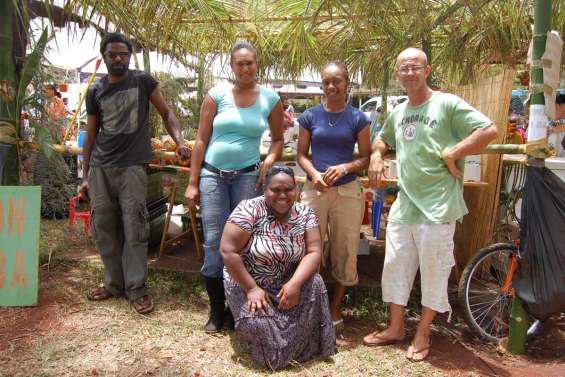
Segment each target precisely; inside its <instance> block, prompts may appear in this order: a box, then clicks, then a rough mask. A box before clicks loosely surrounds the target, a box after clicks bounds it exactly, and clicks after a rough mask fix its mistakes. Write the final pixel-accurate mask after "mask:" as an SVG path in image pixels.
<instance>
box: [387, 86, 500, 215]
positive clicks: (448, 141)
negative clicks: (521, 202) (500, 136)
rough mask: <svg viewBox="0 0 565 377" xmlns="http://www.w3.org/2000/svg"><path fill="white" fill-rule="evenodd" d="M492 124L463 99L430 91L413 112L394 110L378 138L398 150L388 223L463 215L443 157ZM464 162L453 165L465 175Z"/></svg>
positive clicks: (457, 186) (457, 183)
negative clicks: (395, 189)
mask: <svg viewBox="0 0 565 377" xmlns="http://www.w3.org/2000/svg"><path fill="white" fill-rule="evenodd" d="M490 124H492V121H491V120H490V119H488V118H487V117H486V116H485V115H484V114H482V113H481V112H479V111H478V110H476V109H475V108H473V107H472V106H471V105H469V104H468V103H466V102H465V101H463V100H462V99H461V98H459V97H457V96H455V95H452V94H447V93H441V92H434V93H433V94H432V97H431V98H430V99H429V100H428V101H426V102H425V103H423V104H421V105H420V106H417V107H413V106H410V105H409V104H408V101H405V102H403V103H402V104H400V105H398V106H397V107H396V108H394V110H393V111H392V112H391V114H390V115H389V117H388V118H387V120H386V122H385V124H384V126H383V129H382V132H381V134H380V135H379V137H380V138H381V139H382V140H383V141H384V142H385V143H386V144H387V145H388V146H389V147H390V148H391V149H395V150H396V160H397V166H398V168H397V169H398V170H397V172H398V185H399V186H400V192H399V193H398V197H397V199H396V201H395V202H394V204H393V205H392V208H391V209H390V214H389V217H388V220H389V221H390V222H393V223H400V224H441V223H448V222H452V221H455V220H459V219H461V218H462V217H463V216H464V215H465V214H467V212H468V210H467V206H466V205H465V200H464V199H463V181H462V180H461V179H457V178H455V177H453V176H452V175H451V174H450V173H449V171H448V170H447V167H446V166H445V164H444V162H443V160H442V158H441V153H442V151H443V150H444V149H445V148H448V147H451V146H453V145H455V144H457V143H458V142H460V141H461V140H463V139H464V138H466V137H467V136H469V135H470V134H471V133H472V132H473V131H474V130H476V129H478V128H484V127H487V126H489V125H490ZM463 163H464V161H463V160H459V161H457V165H458V167H459V168H460V169H461V171H463Z"/></svg>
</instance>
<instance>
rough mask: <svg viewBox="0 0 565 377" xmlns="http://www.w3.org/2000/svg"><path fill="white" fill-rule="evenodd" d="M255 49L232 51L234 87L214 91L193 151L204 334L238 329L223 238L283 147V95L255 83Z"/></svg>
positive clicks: (191, 193) (191, 185) (190, 190)
mask: <svg viewBox="0 0 565 377" xmlns="http://www.w3.org/2000/svg"><path fill="white" fill-rule="evenodd" d="M256 58H257V55H256V51H255V49H254V48H253V46H251V44H249V43H247V42H238V43H236V44H235V46H234V47H233V48H232V51H231V58H230V66H231V68H232V71H233V73H234V76H235V81H234V83H233V86H229V87H214V88H212V89H211V90H210V91H209V92H208V94H207V95H206V97H205V98H204V101H203V102H202V107H201V109H200V123H199V127H198V134H197V135H196V143H195V146H194V149H193V151H192V161H191V166H190V169H191V170H190V179H189V182H188V186H187V188H186V192H185V197H186V201H187V204H188V205H189V206H190V207H192V208H195V207H196V205H198V204H200V215H201V218H202V227H203V231H204V232H203V233H204V263H203V265H202V268H201V270H200V272H201V274H202V276H203V277H204V280H205V282H206V291H207V292H208V297H209V298H210V317H209V319H208V322H207V323H206V325H205V327H204V330H205V331H206V332H217V331H220V330H221V329H222V327H226V328H232V329H233V317H232V316H231V313H230V312H229V309H227V308H226V307H225V296H224V284H223V277H222V273H223V267H224V265H223V262H222V257H221V255H220V251H219V248H220V237H221V235H222V232H223V230H224V225H225V223H226V220H227V219H228V216H229V215H230V213H231V211H233V209H234V208H235V207H236V206H237V205H238V204H239V202H240V201H242V200H244V199H251V198H253V197H256V196H259V195H261V193H262V187H261V186H262V182H263V179H264V177H265V174H266V172H267V171H268V170H269V168H270V167H271V166H272V165H273V163H274V162H275V161H276V160H277V158H278V157H279V155H280V154H281V151H282V146H283V133H282V132H283V131H282V123H283V109H282V105H281V102H280V100H279V96H278V95H277V94H276V93H275V92H274V91H272V90H269V89H266V88H264V87H262V86H259V85H257V83H256V78H255V76H256V74H257V59H256ZM267 127H269V129H270V132H271V147H270V148H269V152H268V154H267V157H266V158H265V160H264V161H263V162H260V159H259V157H260V156H259V143H260V141H261V135H262V134H263V132H264V131H265V130H266V129H267Z"/></svg>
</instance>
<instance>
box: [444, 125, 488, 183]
mask: <svg viewBox="0 0 565 377" xmlns="http://www.w3.org/2000/svg"><path fill="white" fill-rule="evenodd" d="M497 136H498V129H497V128H496V125H495V124H494V123H492V124H491V125H489V126H487V127H485V128H480V129H478V130H475V131H473V133H471V134H470V135H469V136H467V137H466V138H465V139H463V140H461V141H460V142H459V143H457V144H455V145H454V146H453V147H451V148H446V149H445V150H444V151H443V152H442V154H441V157H442V158H443V161H444V162H445V165H446V166H447V169H448V170H449V172H450V173H451V175H453V176H454V177H456V178H463V173H462V172H461V171H460V170H459V169H458V168H457V166H456V165H455V161H457V160H458V159H460V158H463V157H465V156H468V155H471V154H476V153H479V152H480V151H482V150H483V149H484V148H485V147H486V146H487V145H488V144H489V143H490V142H491V141H493V140H494V139H496V137H497Z"/></svg>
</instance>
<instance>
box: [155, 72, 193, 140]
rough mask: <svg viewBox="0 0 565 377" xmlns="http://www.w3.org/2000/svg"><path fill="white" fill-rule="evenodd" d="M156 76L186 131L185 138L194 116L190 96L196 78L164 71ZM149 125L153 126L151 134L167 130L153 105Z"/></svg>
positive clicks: (156, 134) (168, 102)
mask: <svg viewBox="0 0 565 377" xmlns="http://www.w3.org/2000/svg"><path fill="white" fill-rule="evenodd" d="M155 78H156V79H157V80H158V81H159V88H160V90H161V93H162V94H163V97H164V98H165V101H166V102H167V104H168V105H169V107H170V108H171V110H172V111H173V113H174V114H175V116H176V118H177V119H178V121H179V123H180V125H181V129H182V130H183V131H184V134H185V138H186V139H188V137H186V135H187V134H189V133H190V132H191V131H192V129H191V120H192V119H193V117H194V113H193V109H192V106H191V102H193V98H190V97H189V93H190V90H191V86H193V82H194V80H192V79H189V78H182V77H173V76H172V75H170V74H168V73H164V72H158V73H156V74H155ZM149 125H150V128H151V135H152V136H153V137H159V136H160V135H161V134H162V133H163V132H165V127H164V125H163V120H162V118H161V116H160V115H159V113H158V112H157V111H156V110H155V108H154V107H153V106H151V111H150V116H149Z"/></svg>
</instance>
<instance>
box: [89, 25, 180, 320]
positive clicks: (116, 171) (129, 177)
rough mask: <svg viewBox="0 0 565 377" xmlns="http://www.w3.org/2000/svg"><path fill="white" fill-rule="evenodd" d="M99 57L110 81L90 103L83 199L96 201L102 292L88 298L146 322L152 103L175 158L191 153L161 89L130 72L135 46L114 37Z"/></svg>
mask: <svg viewBox="0 0 565 377" xmlns="http://www.w3.org/2000/svg"><path fill="white" fill-rule="evenodd" d="M100 53H101V54H102V56H103V57H104V63H105V64H106V67H107V68H108V75H107V76H104V77H103V78H102V79H100V80H99V81H97V82H96V83H94V84H93V85H92V87H91V88H90V89H89V90H88V93H87V95H86V111H87V114H88V118H87V126H86V129H87V135H88V136H87V138H86V141H85V143H84V173H83V174H84V175H83V177H84V180H83V184H82V187H81V191H82V192H84V193H87V194H88V195H89V196H90V198H91V205H92V214H91V233H92V237H93V239H94V242H95V244H96V248H97V250H98V251H99V252H100V257H101V258H102V262H103V263H104V269H105V271H104V285H103V286H100V287H98V288H96V289H94V290H93V291H91V292H90V293H88V295H87V297H88V298H89V299H90V300H94V301H100V300H105V299H108V298H111V297H120V296H124V295H125V296H126V298H127V299H128V300H129V301H130V302H131V304H132V306H133V307H134V309H135V310H136V311H137V312H138V313H141V314H146V313H149V312H151V311H152V310H153V304H152V302H151V299H150V298H149V295H148V294H147V287H146V285H145V282H146V280H147V240H148V237H149V223H148V213H147V208H146V202H145V196H146V191H147V175H146V172H145V164H147V163H149V162H150V161H151V141H150V132H149V102H151V103H152V104H153V106H155V108H156V109H157V111H158V112H159V114H161V117H162V118H163V122H164V123H165V127H166V128H167V131H168V132H169V134H170V135H171V137H172V138H173V140H174V141H175V143H176V144H177V150H176V152H177V156H178V158H179V159H181V160H186V159H188V158H189V157H190V152H189V150H188V148H187V147H186V146H185V145H184V141H183V138H182V135H181V132H180V127H179V123H178V120H177V119H176V117H175V116H174V114H173V112H172V111H171V110H170V108H169V107H168V106H167V104H166V102H165V99H164V98H163V96H162V94H161V92H160V90H159V84H158V82H157V81H156V80H155V79H154V78H153V77H151V76H150V75H148V74H146V73H144V72H140V71H134V70H129V68H128V67H129V61H130V57H131V54H132V45H131V43H130V42H129V41H128V40H127V39H126V38H125V37H124V36H123V35H121V34H118V33H110V34H107V35H106V36H105V37H104V38H103V40H102V42H101V44H100Z"/></svg>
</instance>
